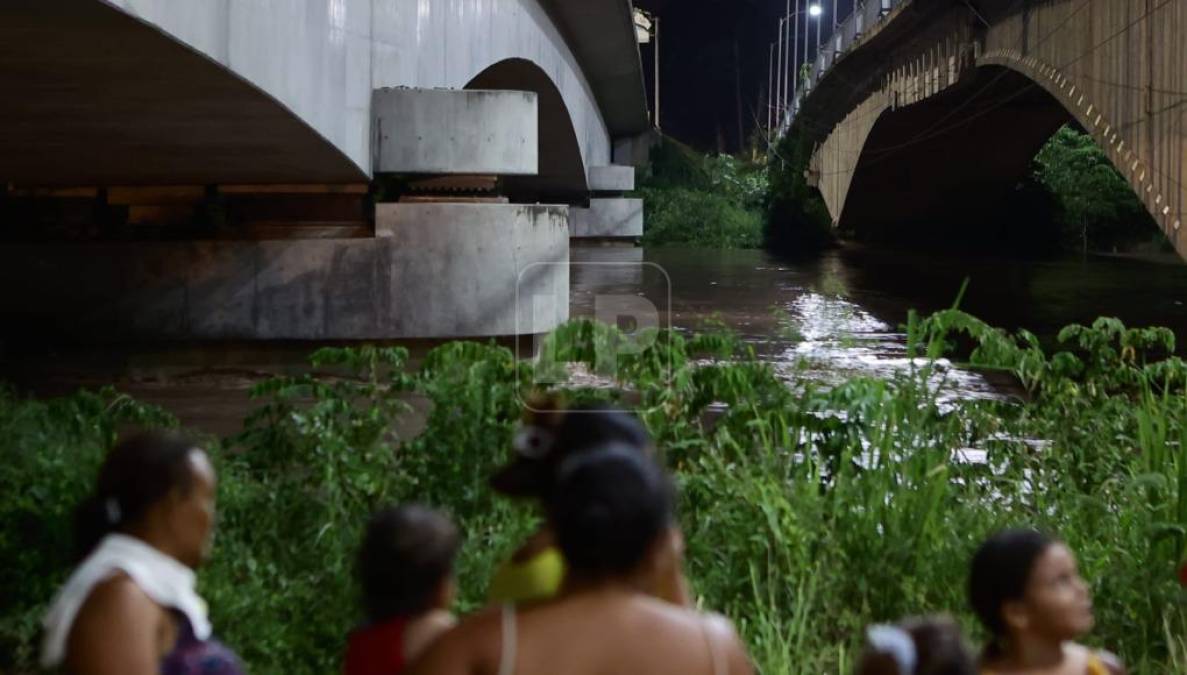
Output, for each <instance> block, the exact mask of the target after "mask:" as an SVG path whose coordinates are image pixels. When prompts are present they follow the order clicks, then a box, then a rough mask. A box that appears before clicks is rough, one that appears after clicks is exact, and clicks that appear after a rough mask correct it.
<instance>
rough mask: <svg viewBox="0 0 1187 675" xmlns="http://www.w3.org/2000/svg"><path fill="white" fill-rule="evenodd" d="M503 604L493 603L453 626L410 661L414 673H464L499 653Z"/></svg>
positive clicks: (476, 667) (420, 674) (445, 674)
mask: <svg viewBox="0 0 1187 675" xmlns="http://www.w3.org/2000/svg"><path fill="white" fill-rule="evenodd" d="M501 612H502V608H500V607H490V608H487V609H485V610H482V611H481V612H478V613H476V614H473V615H471V616H469V617H467V618H466V619H465V620H463V621H462V622H460V623H458V624H457V625H454V626H452V627H451V628H449V629H448V630H447V631H445V632H444V634H442V635H441V636H440V637H439V638H437V639H436V640H434V641H433V642H432V644H430V645H429V646H428V648H427V649H426V650H425V651H424V653H423V654H421V655H420V656H419V657H418V658H417V659H416V660H415V661H414V662H413V663H412V664H410V665H411V668H410V670H409V672H410V673H411V674H412V675H464V674H466V673H473V672H476V671H477V670H479V668H480V666H481V664H483V663H486V662H487V661H488V660H489V659H490V658H491V655H492V654H494V655H496V656H497V654H498V650H499V644H500V642H499V640H500V639H501V635H502V633H501V630H502V626H501V624H500V621H501Z"/></svg>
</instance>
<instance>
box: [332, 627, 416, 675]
mask: <svg viewBox="0 0 1187 675" xmlns="http://www.w3.org/2000/svg"><path fill="white" fill-rule="evenodd" d="M406 625H407V622H406V621H405V620H404V619H392V620H391V621H388V622H387V623H381V624H376V625H374V626H367V627H366V628H360V629H358V630H356V631H355V632H353V633H351V634H350V641H349V642H347V644H346V659H345V661H344V662H343V664H342V672H343V675H400V673H402V672H404V665H405V664H404V628H405V626H406Z"/></svg>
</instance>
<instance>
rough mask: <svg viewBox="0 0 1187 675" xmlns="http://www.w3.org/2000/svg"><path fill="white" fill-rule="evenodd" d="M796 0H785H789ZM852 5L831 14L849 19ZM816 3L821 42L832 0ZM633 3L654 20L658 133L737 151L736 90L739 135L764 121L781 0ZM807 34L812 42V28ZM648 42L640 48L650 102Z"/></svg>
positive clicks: (846, 1)
mask: <svg viewBox="0 0 1187 675" xmlns="http://www.w3.org/2000/svg"><path fill="white" fill-rule="evenodd" d="M796 1H797V0H792V2H793V5H794V3H795V2H796ZM806 1H807V0H798V2H799V6H800V7H801V8H803V7H804V6H805V4H806ZM853 2H854V0H840V1H839V3H838V11H837V13H838V14H839V15H840V16H841V17H842V18H843V17H846V16H848V15H849V13H850V7H851V6H852V4H853ZM821 4H822V7H823V8H824V11H825V14H824V16H823V17H822V18H823V19H824V21H825V23H824V24H823V35H824V36H825V38H826V39H827V35H828V33H829V32H830V31H831V27H832V17H831V14H832V8H833V0H822V1H821ZM635 5H636V6H637V7H640V8H642V9H645V10H647V11H650V12H654V13H656V14H658V15H659V17H660V27H661V35H660V44H661V47H662V55H661V59H660V67H661V73H660V86H661V94H660V96H661V105H662V109H661V111H660V114H661V122H662V123H663V128H664V132H665V133H667V134H669V135H671V136H673V137H675V138H677V139H679V140H681V141H684V142H685V143H688V144H689V145H692V146H693V147H696V148H698V149H701V150H705V151H711V150H718V149H724V150H725V151H727V152H736V151H737V150H738V149H739V148H740V147H741V145H742V143H740V142H739V134H738V117H739V115H738V98H739V97H738V92H739V90H740V92H741V100H742V114H741V118H742V138H743V139H746V138H749V135H750V133H751V131H752V130H753V129H754V126H755V124H754V123H755V119H756V118H758V117H761V119H762V121H763V123H764V124H765V123H766V110H765V108H764V109H762V110H760V109H759V106H760V105H765V100H764V101H763V102H762V104H760V101H759V98H760V96H764V95H765V91H766V88H767V71H768V59H769V56H770V52H769V49H768V45H770V43H771V42H772V41H774V40H775V39H776V37H777V36H778V23H779V17H781V16H783V14H784V12H785V11H786V9H787V0H635ZM801 20H802V17H801ZM801 26H802V24H801ZM801 30H802V27H801ZM810 35H812V38H813V39H814V38H815V31H814V30H812V31H810ZM735 45H736V48H737V61H736V63H737V66H735ZM653 46H654V45H641V46H640V48H641V50H642V53H643V65H644V70H645V71H646V73H647V86H648V97H649V99H650V98H651V96H652V94H651V92H652V91H653V84H652V76H651V73H652V72H653V71H654V66H653V62H652V54H653ZM738 73H740V77H739V76H738ZM652 107H653V108H654V102H652Z"/></svg>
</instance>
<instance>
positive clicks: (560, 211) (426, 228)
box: [0, 204, 569, 342]
mask: <svg viewBox="0 0 1187 675" xmlns="http://www.w3.org/2000/svg"><path fill="white" fill-rule="evenodd" d="M566 222H567V213H566V208H565V207H555V206H520V205H506V204H386V205H380V207H379V209H378V213H377V223H376V229H377V236H375V237H372V238H359V239H303V240H281V241H184V242H130V243H75V244H71V243H59V242H52V243H50V242H47V243H38V244H16V243H13V244H6V245H4V246H0V288H3V289H5V291H4V293H3V294H2V295H0V315H3V316H4V317H5V320H6V335H5V337H6V338H12V339H21V338H27V339H51V340H59V339H63V338H67V339H70V338H73V339H78V340H85V341H88V342H103V341H125V340H372V339H403V338H452V337H487V336H509V335H517V334H530V333H542V332H546V331H548V330H550V329H552V328H554V327H555V326H556V325H557V324H558V323H559V322H561V321H563V320H565V319H567V318H568V307H569V305H568V292H569V285H568V284H569V278H568V269H567V268H566V267H565V265H564V263H566V262H567V261H568V255H569V247H568V228H567V226H566ZM553 263H560V264H553Z"/></svg>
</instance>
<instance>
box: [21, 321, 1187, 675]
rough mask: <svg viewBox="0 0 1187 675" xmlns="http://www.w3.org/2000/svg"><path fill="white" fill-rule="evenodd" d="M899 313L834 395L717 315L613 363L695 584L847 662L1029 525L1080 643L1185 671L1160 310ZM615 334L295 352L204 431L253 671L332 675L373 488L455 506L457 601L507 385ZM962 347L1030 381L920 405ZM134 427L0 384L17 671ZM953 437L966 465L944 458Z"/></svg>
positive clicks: (771, 631) (1185, 517)
mask: <svg viewBox="0 0 1187 675" xmlns="http://www.w3.org/2000/svg"><path fill="white" fill-rule="evenodd" d="M908 329H909V334H910V337H911V344H912V349H913V353H914V354H915V355H916V356H917V357H918V361H916V367H915V368H913V369H911V370H909V371H904V372H903V373H902V374H900V375H899V376H897V377H896V378H894V379H893V380H875V379H854V380H852V381H849V382H847V383H845V384H844V385H842V386H839V387H836V388H833V389H831V390H826V389H823V388H819V387H814V386H812V385H806V386H795V387H789V386H787V384H788V383H787V382H785V381H783V380H781V379H779V378H778V377H776V374H775V372H774V371H773V369H772V368H771V367H770V366H768V365H767V364H764V363H762V362H760V361H757V360H756V359H755V358H754V357H753V355H752V354H751V353H750V352H749V351H748V349H747V348H745V347H744V346H742V345H741V344H739V343H738V342H736V341H735V340H734V339H733V338H732V337H730V336H728V335H720V334H714V335H702V336H696V337H691V338H685V337H682V336H680V335H678V334H673V333H665V334H662V335H660V336H658V339H657V341H656V343H655V344H654V345H653V346H652V347H650V348H649V349H647V350H645V351H643V352H642V353H640V354H635V355H629V354H628V355H622V356H620V357H619V358H618V359H617V361H616V367H617V370H616V371H614V372H613V373H606V374H607V375H612V376H614V377H615V378H616V379H617V381H618V382H619V384H620V385H622V386H623V387H624V388H625V389H627V390H630V391H633V392H634V393H633V394H632V396H631V398H632V399H634V400H636V403H637V404H638V405H639V406H640V407H641V408H642V409H644V410H645V411H646V412H645V414H644V419H645V421H646V422H647V424H648V426H649V427H650V428H651V429H652V431H653V433H654V434H655V436H656V437H657V439H658V443H659V447H660V448H661V449H662V451H663V452H664V456H665V459H666V461H667V462H668V463H669V464H670V465H671V466H672V467H673V469H674V470H675V471H676V472H677V476H678V480H679V485H680V488H681V495H682V496H681V508H680V514H681V520H682V522H683V524H684V527H685V530H686V534H687V539H688V568H689V572H690V575H691V578H692V581H693V584H694V587H695V590H696V592H697V593H698V594H699V595H700V596H701V597H702V598H703V601H704V604H705V606H707V607H711V608H715V609H719V610H722V611H724V612H725V613H727V614H729V615H730V616H731V617H732V618H733V619H734V620H735V621H736V622H737V623H738V626H739V629H740V630H741V632H742V634H743V635H744V637H745V639H746V640H747V642H748V644H749V645H750V648H751V649H752V651H753V654H754V656H755V658H756V660H757V662H758V665H759V667H760V668H761V670H762V672H764V673H770V674H772V675H773V674H776V673H803V674H805V675H807V674H809V673H811V674H813V675H817V674H819V673H822V672H847V669H848V668H849V667H850V665H851V663H852V656H853V654H854V650H855V649H856V648H857V646H858V644H859V640H860V636H861V628H862V627H863V626H864V625H865V624H866V623H868V622H870V621H881V620H889V619H894V618H897V617H900V616H903V615H907V614H912V613H918V612H924V611H933V610H944V609H948V610H952V611H954V612H956V613H957V614H958V616H960V617H961V618H962V619H963V620H964V622H965V625H966V626H969V627H970V629H971V628H972V623H971V621H969V620H968V619H969V617H968V614H967V612H966V611H965V610H964V607H965V601H964V582H965V571H966V566H967V561H968V558H969V556H970V554H971V552H972V550H973V548H974V547H975V546H976V544H977V543H978V541H979V540H980V539H981V538H983V537H984V536H985V535H986V534H987V533H989V532H990V531H992V530H994V529H996V528H999V527H1002V526H1005V525H1011V524H1021V523H1028V524H1034V525H1038V526H1041V527H1044V528H1048V529H1050V530H1052V531H1054V532H1057V533H1059V534H1060V535H1062V536H1063V537H1065V538H1066V540H1067V541H1068V542H1069V544H1070V545H1071V546H1072V548H1074V549H1075V550H1076V551H1077V553H1078V554H1079V556H1080V559H1081V565H1082V569H1083V571H1084V574H1085V577H1086V578H1087V579H1089V580H1090V581H1091V582H1092V584H1093V586H1094V590H1095V592H1096V607H1097V614H1098V619H1099V621H1098V628H1097V630H1096V632H1095V634H1094V636H1093V637H1092V640H1091V641H1092V642H1093V643H1094V644H1102V645H1106V646H1108V647H1110V648H1112V649H1114V650H1116V651H1118V652H1120V653H1121V655H1122V656H1123V657H1124V658H1125V659H1126V660H1127V661H1128V662H1129V664H1130V666H1131V672H1141V673H1172V672H1183V670H1184V668H1187V651H1185V647H1184V643H1183V636H1184V635H1185V634H1187V632H1185V631H1187V605H1185V604H1184V603H1185V596H1184V591H1183V590H1182V588H1181V587H1180V586H1179V583H1178V581H1177V578H1176V571H1177V569H1178V567H1179V564H1180V562H1181V561H1182V559H1183V554H1184V547H1185V544H1187V456H1184V451H1183V448H1185V447H1187V364H1184V362H1182V361H1181V360H1179V359H1178V358H1175V357H1169V356H1168V355H1169V354H1171V353H1172V352H1173V349H1172V347H1173V345H1172V342H1173V336H1172V335H1170V333H1169V331H1165V330H1159V329H1153V330H1130V329H1126V328H1124V327H1123V326H1121V325H1120V324H1119V322H1116V321H1115V320H1101V321H1098V322H1097V323H1096V324H1095V325H1094V326H1092V327H1070V328H1068V329H1065V330H1064V331H1063V333H1062V334H1061V336H1060V337H1061V350H1060V351H1059V352H1058V353H1055V354H1050V353H1045V352H1043V351H1042V350H1041V349H1040V347H1039V346H1038V344H1037V341H1036V340H1035V339H1034V338H1033V336H1030V335H1028V334H1026V333H1021V334H1018V335H1006V334H1004V333H1002V332H999V331H996V330H993V329H992V328H990V327H989V326H986V325H984V324H982V323H981V322H979V321H977V320H976V319H974V318H972V317H970V316H967V315H964V314H962V313H960V312H956V311H950V312H942V313H940V314H937V315H935V316H932V317H929V318H927V319H918V318H915V317H912V320H911V322H910V325H909V326H908ZM619 339H620V336H618V335H617V334H616V333H614V332H613V331H612V330H611V329H608V328H605V327H603V326H599V325H595V324H591V323H585V322H578V323H573V324H570V325H568V326H566V327H564V328H563V329H562V330H561V331H558V333H557V334H556V335H555V336H553V338H552V339H551V342H550V344H549V345H548V346H547V347H546V349H545V351H544V354H545V358H544V359H542V362H541V363H540V364H536V365H534V364H529V363H523V362H517V361H515V360H514V358H513V357H512V354H511V353H510V352H509V351H508V350H506V349H503V348H499V347H494V346H486V345H480V344H474V343H452V344H448V345H445V346H443V347H440V348H438V349H437V350H435V351H434V352H432V353H431V354H430V355H429V356H428V357H427V359H426V360H425V361H424V362H423V364H422V365H421V366H420V367H419V368H418V369H415V370H413V369H410V368H409V367H408V365H407V353H406V352H404V351H403V350H401V349H373V348H364V349H357V350H344V349H329V350H322V351H320V352H318V353H317V354H316V355H315V356H314V357H313V361H312V364H311V369H310V372H309V373H308V374H304V375H300V376H295V377H283V378H278V379H275V380H272V381H269V382H266V383H264V384H262V385H260V386H259V387H258V388H257V391H256V394H257V395H258V397H259V400H260V403H261V407H260V409H259V410H258V411H257V412H256V413H254V414H253V415H252V416H251V417H250V418H249V419H248V420H247V422H246V430H245V431H244V432H243V433H242V434H240V435H238V436H236V437H234V438H230V439H226V440H225V441H223V442H218V441H215V440H211V441H210V442H211V443H212V446H211V452H212V455H213V456H214V457H215V459H216V462H217V464H218V468H219V471H220V487H219V499H220V502H219V508H220V516H219V532H218V537H217V540H216V546H215V557H214V559H213V560H212V561H211V564H210V565H209V566H208V567H207V568H206V569H205V570H203V571H202V573H201V590H202V592H203V594H204V595H205V596H206V598H207V599H208V600H209V601H210V604H211V607H212V610H213V620H214V623H215V626H216V627H217V629H218V631H219V632H220V634H221V635H222V637H223V638H225V640H226V641H227V642H229V643H230V644H231V645H232V646H234V647H235V648H236V649H238V650H239V651H240V652H241V653H242V654H243V656H244V657H245V659H246V660H247V662H248V663H249V664H250V666H251V670H252V671H253V672H256V673H281V672H285V673H326V672H334V671H336V670H337V669H338V658H339V655H340V653H341V649H342V646H343V640H344V636H345V635H346V632H347V631H348V630H349V629H350V628H351V626H352V625H353V623H354V622H355V620H356V619H357V611H356V609H355V606H354V603H353V598H354V596H355V589H354V585H353V582H352V576H351V560H352V556H353V552H354V549H355V546H356V544H357V541H358V535H359V531H360V528H361V527H362V525H363V523H364V521H365V516H366V514H367V513H368V512H369V511H371V510H372V509H374V508H375V507H377V506H378V505H380V504H382V503H385V502H389V501H405V500H417V501H423V502H428V503H430V504H436V505H441V506H443V507H445V508H447V509H449V510H450V511H451V512H452V513H453V514H454V515H455V516H456V518H457V519H458V520H459V522H460V523H461V526H462V529H463V531H464V532H465V533H466V535H467V540H466V544H465V547H464V551H463V555H462V558H461V562H460V570H459V581H460V585H461V589H462V597H461V600H460V602H459V609H460V610H462V611H468V610H473V609H475V608H477V607H478V606H479V605H480V603H481V598H482V594H483V589H484V586H485V583H486V581H487V580H488V579H489V577H490V572H491V570H492V569H493V566H494V565H495V563H496V561H497V560H499V559H501V558H502V557H503V556H505V555H507V554H508V553H509V552H510V551H511V550H512V549H513V548H514V545H515V543H516V542H517V541H518V540H519V539H520V537H521V536H523V535H524V534H525V533H526V532H528V531H529V530H530V529H531V527H532V521H533V517H534V516H533V514H532V513H531V512H529V511H527V510H525V509H523V508H520V507H517V506H515V505H513V504H511V503H509V502H507V501H506V500H501V499H498V498H496V497H495V496H494V495H493V494H492V493H491V491H490V490H489V489H487V487H486V477H487V476H488V475H489V473H490V472H491V470H492V469H493V467H494V466H495V465H496V464H497V463H499V462H500V461H501V460H502V459H503V458H504V456H505V454H506V453H507V448H509V447H510V444H511V436H512V434H513V430H514V428H515V425H516V423H517V421H518V419H519V413H520V400H521V396H523V395H524V394H525V393H527V392H528V391H530V390H531V389H532V388H533V381H535V379H536V376H537V375H539V374H540V371H539V369H540V368H549V369H550V368H554V367H555V366H556V362H558V361H559V362H568V361H584V362H587V363H588V364H589V365H590V367H591V368H593V369H595V370H596V369H598V368H604V367H605V366H606V364H607V363H610V362H611V361H610V360H609V359H606V358H605V356H606V355H607V354H608V353H613V351H607V350H613V348H614V347H613V345H614V344H615V343H616V342H617V341H618V340H619ZM970 345H974V346H976V349H975V350H974V351H972V352H971V354H970V353H969V352H968V351H967V350H968V347H969V346H970ZM957 346H963V348H964V349H965V352H964V353H966V354H969V356H968V358H969V360H970V361H972V362H973V363H976V364H979V365H980V366H982V367H995V368H1004V369H1007V370H1009V371H1010V372H1012V373H1014V374H1015V375H1016V376H1017V377H1018V379H1019V380H1020V381H1021V383H1022V384H1023V385H1024V387H1025V389H1026V391H1027V392H1028V397H1027V399H1026V400H1024V401H1021V400H1019V401H964V402H959V403H957V404H956V406H955V407H954V408H948V407H942V406H940V405H938V403H937V398H936V388H937V386H941V384H942V378H943V372H944V369H943V368H940V367H938V366H937V365H936V363H937V362H936V361H935V360H934V359H937V358H939V357H941V356H943V355H944V354H946V353H948V352H949V351H951V350H953V349H955V348H956V347H957ZM797 384H802V383H797ZM411 395H415V396H418V397H423V398H425V399H428V400H429V401H430V402H431V403H432V408H431V412H430V414H429V417H428V420H427V428H426V429H425V430H424V432H423V433H421V434H419V435H417V436H416V437H413V438H405V439H400V438H396V437H395V436H394V434H393V431H392V430H393V429H395V428H398V427H400V425H399V424H398V423H397V420H398V419H399V418H400V417H401V416H402V415H403V414H404V413H405V400H406V399H407V397H408V396H411ZM572 395H573V396H574V397H576V398H584V397H603V396H606V395H607V393H606V392H605V391H604V390H601V391H594V390H579V391H574V392H573V394H572ZM127 424H137V425H145V424H147V425H169V424H172V421H171V419H170V418H169V416H168V415H166V414H165V413H163V412H162V411H160V410H156V409H153V408H150V407H147V406H144V405H141V404H139V403H137V402H135V401H132V400H130V399H128V398H126V397H123V396H120V395H118V394H116V393H115V392H112V391H104V392H98V393H86V392H83V393H79V394H77V395H75V396H71V397H68V398H63V399H56V400H51V401H33V400H26V399H22V398H20V397H18V396H17V395H15V394H13V393H12V392H10V391H4V392H3V393H2V394H0V438H2V439H3V462H0V492H2V493H3V494H4V495H5V498H4V500H2V501H0V557H2V558H3V560H4V561H5V564H4V565H3V566H0V597H3V598H4V603H3V606H4V609H3V615H2V616H0V670H2V671H3V672H18V673H19V672H30V671H32V667H31V664H32V662H33V659H34V649H35V644H36V633H37V624H38V620H39V618H40V615H41V612H42V611H43V609H44V606H45V603H46V602H47V600H48V599H49V597H50V596H51V594H52V593H53V590H54V588H55V587H56V585H57V584H58V583H60V581H61V580H62V578H63V575H64V574H65V572H66V569H67V566H68V564H69V543H68V540H69V537H68V530H69V522H70V510H71V508H72V507H73V505H74V504H75V503H76V501H77V500H78V499H79V498H80V497H82V495H83V494H84V493H85V492H86V490H87V489H88V488H89V486H90V485H89V484H90V482H91V480H92V479H93V476H94V473H95V470H96V467H97V465H98V462H99V461H100V457H101V453H102V451H103V449H104V448H105V447H107V446H108V445H109V444H110V442H111V441H112V439H113V438H114V435H115V434H116V432H117V430H119V429H120V428H121V427H122V426H124V425H127ZM1036 439H1040V440H1041V442H1037V441H1036ZM966 448H977V449H979V450H982V451H984V453H985V456H984V461H983V462H969V461H961V460H960V459H959V458H960V457H961V453H959V452H957V451H958V450H961V449H966ZM971 454H973V453H964V455H965V457H966V459H967V456H968V455H971Z"/></svg>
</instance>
